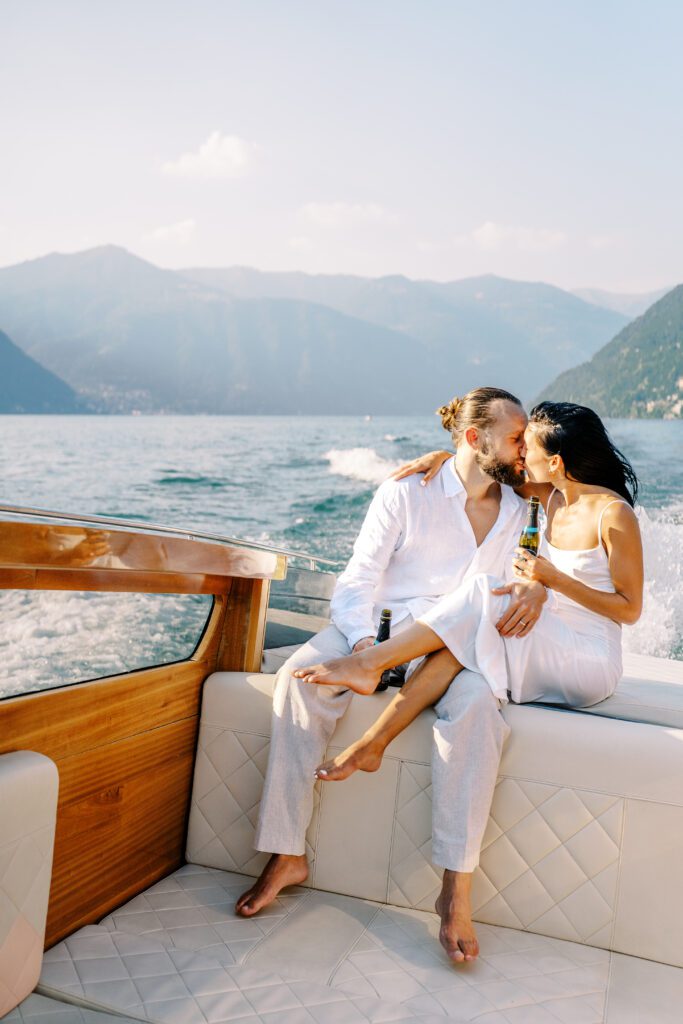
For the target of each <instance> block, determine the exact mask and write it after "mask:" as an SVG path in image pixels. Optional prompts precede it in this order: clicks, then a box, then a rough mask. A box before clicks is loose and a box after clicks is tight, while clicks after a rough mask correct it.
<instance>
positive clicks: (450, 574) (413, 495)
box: [330, 458, 526, 647]
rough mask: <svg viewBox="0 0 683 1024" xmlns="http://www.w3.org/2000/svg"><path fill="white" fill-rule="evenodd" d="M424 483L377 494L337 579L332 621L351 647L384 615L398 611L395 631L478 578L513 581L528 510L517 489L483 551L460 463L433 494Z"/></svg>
mask: <svg viewBox="0 0 683 1024" xmlns="http://www.w3.org/2000/svg"><path fill="white" fill-rule="evenodd" d="M421 480H422V477H421V476H410V477H407V478H406V479H405V480H385V482H384V483H383V484H382V485H381V486H380V487H379V488H378V490H377V492H376V494H375V496H374V498H373V499H372V502H371V504H370V507H369V509H368V512H367V515H366V517H365V521H364V523H363V526H362V527H361V531H360V533H359V535H358V539H357V540H356V543H355V544H354V548H353V555H352V557H351V560H350V561H349V564H348V565H347V567H346V569H345V570H344V572H343V573H342V574H341V576H340V577H339V579H338V580H337V585H336V587H335V591H334V594H333V596H332V601H331V605H330V610H331V616H332V621H333V622H334V624H335V626H336V627H337V628H338V629H339V630H340V631H341V632H342V633H343V634H344V636H345V637H346V639H347V640H348V642H349V646H350V647H353V646H354V644H356V643H357V642H358V641H359V640H361V639H362V638H363V637H366V636H374V634H375V633H376V632H377V626H378V623H379V615H380V611H381V609H382V608H391V611H392V613H393V615H392V622H393V624H396V623H397V622H400V621H401V619H404V618H405V617H406V616H407V615H412V617H413V619H417V618H418V617H419V616H420V615H422V614H424V612H425V611H426V610H427V609H428V608H430V607H431V606H432V605H433V604H435V603H436V602H437V601H438V600H439V598H441V597H443V596H444V594H448V593H450V592H451V591H452V590H454V589H455V588H456V587H457V586H459V585H460V584H461V583H462V582H463V581H464V580H465V579H467V578H469V577H470V576H472V575H474V574H475V573H479V572H486V573H492V574H493V575H494V576H498V577H501V578H505V579H507V580H511V579H512V578H513V577H512V575H511V565H512V554H513V552H514V549H515V547H516V546H517V543H518V541H519V535H520V533H521V531H522V527H523V526H524V523H525V521H526V519H525V517H526V503H525V502H524V501H523V500H522V499H521V498H520V497H519V496H518V495H516V494H515V492H514V491H513V490H512V488H511V487H508V486H506V485H505V484H501V500H500V510H499V513H498V518H497V519H496V522H495V523H494V525H493V526H492V527H491V529H490V530H489V532H488V534H487V535H486V537H485V538H484V540H483V541H482V543H481V544H480V545H479V547H477V542H476V539H475V536H474V532H473V530H472V526H471V523H470V521H469V519H468V518H467V515H466V513H465V501H466V500H467V492H466V490H465V487H464V485H463V483H462V480H461V479H460V477H459V476H458V474H457V472H456V468H455V458H451V459H449V460H448V461H447V462H445V463H444V465H443V466H442V467H441V470H440V472H439V474H438V475H437V476H436V477H435V478H434V479H433V480H432V481H431V482H430V483H429V484H428V485H427V486H426V487H423V486H422V485H421Z"/></svg>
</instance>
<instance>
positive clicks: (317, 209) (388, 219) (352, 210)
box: [301, 202, 397, 228]
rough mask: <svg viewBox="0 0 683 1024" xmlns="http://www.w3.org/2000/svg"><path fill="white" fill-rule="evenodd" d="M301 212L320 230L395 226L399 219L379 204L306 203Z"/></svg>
mask: <svg viewBox="0 0 683 1024" xmlns="http://www.w3.org/2000/svg"><path fill="white" fill-rule="evenodd" d="M301 212H302V213H303V214H304V216H305V217H306V218H307V219H308V220H309V221H311V222H312V223H313V224H316V225H317V226H318V227H320V228H343V227H349V226H356V225H359V224H395V223H396V219H397V218H396V216H395V215H394V214H391V213H389V212H388V211H387V210H385V209H384V207H382V206H378V205H377V203H339V202H337V203H306V205H305V206H304V207H302V210H301Z"/></svg>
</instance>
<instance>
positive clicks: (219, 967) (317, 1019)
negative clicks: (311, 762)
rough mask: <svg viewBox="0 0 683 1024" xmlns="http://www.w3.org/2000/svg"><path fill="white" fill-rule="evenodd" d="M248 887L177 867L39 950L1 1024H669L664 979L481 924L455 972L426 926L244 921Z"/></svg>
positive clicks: (334, 917) (314, 894) (387, 917)
mask: <svg viewBox="0 0 683 1024" xmlns="http://www.w3.org/2000/svg"><path fill="white" fill-rule="evenodd" d="M249 884H250V879H249V878H248V877H247V876H244V875H240V874H236V873H233V872H226V871H219V870H217V869H207V868H202V867H200V866H197V865H190V864H188V865H186V866H185V867H183V868H181V869H180V870H179V871H177V872H174V873H173V874H172V875H170V876H169V877H167V878H165V879H163V880H162V881H161V882H158V883H157V884H156V885H153V886H152V887H151V888H150V889H148V890H147V891H146V892H145V893H143V894H141V895H140V896H137V897H135V898H134V899H133V900H131V901H130V902H129V903H128V904H126V905H125V906H124V907H122V908H121V909H120V910H117V911H115V912H114V913H113V914H110V915H108V916H107V917H106V918H104V919H103V921H102V922H101V923H100V924H99V925H90V926H88V927H86V928H83V929H81V930H80V931H78V932H76V933H75V934H74V935H72V936H70V937H69V938H68V939H66V940H65V941H63V942H61V943H59V944H58V945H56V946H54V947H53V948H52V949H51V950H49V951H48V952H47V953H46V954H45V959H44V964H43V971H42V974H41V979H40V983H39V985H38V988H37V990H36V993H37V994H34V995H32V996H30V997H29V998H28V999H27V1000H25V1002H24V1003H23V1004H21V1005H20V1007H18V1008H17V1009H16V1010H14V1011H13V1012H12V1013H11V1014H9V1015H8V1017H7V1018H6V1021H7V1024H10V1022H13V1021H15V1020H17V1021H19V1020H21V1021H23V1022H24V1024H31V1022H33V1021H35V1022H36V1024H38V1019H40V1020H41V1021H44V1022H49V1024H77V1022H83V1024H105V1021H104V1020H103V1019H102V1016H98V1017H97V1018H96V1017H94V1016H93V1014H92V1011H95V1010H97V1011H100V1014H106V1013H109V1014H115V1015H117V1019H120V1016H121V1015H124V1016H125V1017H128V1018H130V1019H135V1020H144V1021H154V1022H159V1024H168V1022H174V1024H175V1022H180V1021H182V1022H183V1024H215V1022H219V1021H234V1022H240V1024H261V1022H263V1024H302V1022H307V1024H338V1022H339V1024H356V1022H358V1024H366V1022H382V1021H387V1022H388V1021H404V1022H408V1021H414V1022H420V1024H443V1022H444V1021H446V1020H452V1021H462V1022H464V1021H475V1020H476V1021H478V1022H481V1024H557V1022H558V1021H562V1022H565V1024H601V1022H606V1024H636V1022H643V1021H656V1022H658V1024H669V1022H671V1024H674V1022H677V1021H679V1020H680V1007H681V1005H682V1003H683V970H681V969H679V968H675V967H667V966H664V965H661V964H658V963H652V962H649V961H646V960H642V959H638V958H636V957H630V956H624V955H622V954H619V953H613V952H609V951H607V950H603V949H597V948H594V947H590V946H585V945H582V944H580V943H574V942H567V941H563V940H560V939H552V938H547V937H545V936H541V935H534V934H531V933H529V932H521V931H515V930H513V929H509V928H502V927H496V926H492V925H479V929H478V930H479V936H480V941H481V946H482V954H481V956H480V958H479V959H478V960H477V961H475V962H473V963H470V964H466V965H459V966H454V965H453V964H451V963H450V962H449V960H448V958H447V957H446V955H445V953H443V952H442V950H441V948H440V946H439V944H438V927H439V920H438V917H437V915H436V914H430V913H427V912H425V911H418V910H409V909H406V908H400V907H391V906H387V905H382V904H379V903H375V902H372V901H370V900H362V899H357V898H354V897H349V896H340V895H336V894H334V893H329V892H319V891H316V890H315V889H307V888H293V889H291V890H288V892H287V894H286V895H283V896H281V897H280V898H279V899H278V900H276V902H275V903H274V904H273V905H272V906H271V907H269V908H267V909H266V910H265V911H264V912H263V913H262V914H261V915H259V916H258V917H256V918H253V919H251V920H248V919H244V918H239V917H236V916H235V914H234V909H233V908H234V903H235V900H236V899H237V897H238V896H239V894H240V893H241V892H243V891H244V889H245V888H247V887H248V885H249ZM46 996H49V997H51V998H52V999H53V1000H55V1002H51V1003H47V1002H46V1001H45V997H46ZM62 1000H65V1001H66V1002H67V1003H69V1002H73V1003H74V1004H75V1005H74V1006H72V1007H68V1006H67V1005H66V1004H65V1003H64V1002H62ZM69 1012H70V1013H71V1016H69V1015H68V1014H69Z"/></svg>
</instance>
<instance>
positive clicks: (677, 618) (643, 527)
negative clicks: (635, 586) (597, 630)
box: [623, 506, 683, 658]
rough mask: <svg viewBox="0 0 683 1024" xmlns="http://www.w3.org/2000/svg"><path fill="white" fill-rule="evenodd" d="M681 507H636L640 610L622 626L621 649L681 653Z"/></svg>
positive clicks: (667, 654) (664, 655)
mask: <svg viewBox="0 0 683 1024" xmlns="http://www.w3.org/2000/svg"><path fill="white" fill-rule="evenodd" d="M682 513H683V508H681V507H677V506H670V507H669V508H665V509H657V510H650V511H646V510H645V509H643V508H639V509H638V519H639V522H640V532H641V534H642V538H643V556H644V560H645V588H644V595H643V614H642V615H641V617H640V619H639V620H638V622H637V623H636V624H635V625H634V626H625V627H624V630H623V646H624V650H625V651H628V652H629V653H630V654H649V655H652V656H654V657H657V658H672V657H674V656H676V657H678V658H682V657H683V650H682V649H681V646H682V645H681V639H680V638H681V637H682V636H683V522H682V521H681V520H682V519H683V514H682Z"/></svg>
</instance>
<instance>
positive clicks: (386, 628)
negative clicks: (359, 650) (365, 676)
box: [375, 608, 391, 690]
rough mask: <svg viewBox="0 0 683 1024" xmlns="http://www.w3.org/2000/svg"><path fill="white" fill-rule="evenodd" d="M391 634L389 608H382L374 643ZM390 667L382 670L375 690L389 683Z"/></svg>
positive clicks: (384, 688) (381, 641) (383, 687)
mask: <svg viewBox="0 0 683 1024" xmlns="http://www.w3.org/2000/svg"><path fill="white" fill-rule="evenodd" d="M390 635H391V608H383V609H382V613H381V615H380V617H379V629H378V630H377V636H376V637H375V643H376V644H381V643H384V641H385V640H388V639H389V637H390ZM390 673H391V669H385V670H384V672H382V677H381V679H380V681H379V683H378V684H377V690H386V688H387V686H388V685H389V675H390Z"/></svg>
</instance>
